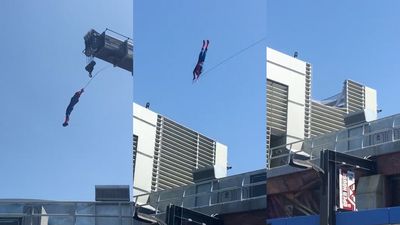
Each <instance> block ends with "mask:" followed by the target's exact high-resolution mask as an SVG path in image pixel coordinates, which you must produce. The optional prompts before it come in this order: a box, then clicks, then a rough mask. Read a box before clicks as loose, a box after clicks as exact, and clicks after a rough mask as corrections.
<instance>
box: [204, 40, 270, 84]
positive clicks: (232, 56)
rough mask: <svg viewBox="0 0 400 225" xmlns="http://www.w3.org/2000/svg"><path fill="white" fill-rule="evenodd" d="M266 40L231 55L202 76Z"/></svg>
mask: <svg viewBox="0 0 400 225" xmlns="http://www.w3.org/2000/svg"><path fill="white" fill-rule="evenodd" d="M265 39H267V37H263V38H261V39H260V40H258V41H256V42H254V43H253V44H251V45H249V46H247V47H246V48H243V49H242V50H240V51H238V52H236V53H235V54H233V55H231V56H230V57H228V58H226V59H224V60H222V61H221V62H220V63H218V64H216V65H215V66H213V67H211V68H210V69H208V70H206V71H205V72H204V73H203V76H202V77H204V75H205V74H207V73H208V72H211V71H212V70H214V69H216V68H217V67H219V66H220V65H222V64H224V63H226V62H227V61H229V60H231V59H233V58H235V57H236V56H238V55H240V54H242V53H243V52H245V51H246V50H248V49H250V48H252V47H254V46H256V45H257V44H259V43H260V42H262V41H264V40H265ZM199 78H200V77H199Z"/></svg>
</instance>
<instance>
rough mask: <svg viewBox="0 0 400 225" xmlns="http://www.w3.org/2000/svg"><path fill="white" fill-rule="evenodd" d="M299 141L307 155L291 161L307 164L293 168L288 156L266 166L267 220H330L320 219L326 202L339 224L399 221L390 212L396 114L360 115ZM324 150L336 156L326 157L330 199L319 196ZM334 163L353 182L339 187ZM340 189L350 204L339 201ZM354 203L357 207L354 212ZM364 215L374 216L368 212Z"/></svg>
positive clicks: (398, 133)
mask: <svg viewBox="0 0 400 225" xmlns="http://www.w3.org/2000/svg"><path fill="white" fill-rule="evenodd" d="M302 145H303V150H304V151H305V152H307V153H308V155H310V159H308V160H297V162H298V161H301V162H303V163H304V165H306V164H308V165H309V167H308V168H307V167H303V168H299V165H295V163H293V162H294V161H293V158H291V157H290V156H288V163H287V164H286V165H283V166H279V167H274V168H271V169H269V170H267V175H268V183H267V195H268V210H267V213H268V223H270V224H275V225H276V224H321V225H322V224H334V223H323V222H322V221H323V220H325V219H327V218H326V215H324V214H323V213H322V211H323V210H324V209H326V208H327V206H326V204H329V205H330V207H331V209H332V212H330V217H331V218H333V217H334V218H335V223H336V224H339V225H341V224H363V225H367V224H399V223H400V220H399V218H398V217H397V216H393V214H395V213H394V212H398V211H399V210H400V208H399V206H400V195H399V193H400V192H399V190H400V182H399V179H400V163H399V158H400V115H399V114H397V115H393V116H389V117H386V118H382V119H378V120H375V121H371V122H367V121H365V120H364V121H360V123H356V124H353V125H351V126H348V127H346V128H343V129H341V130H339V131H335V132H330V133H327V134H324V135H319V136H316V137H313V138H309V139H305V140H304V141H302ZM282 147H284V146H282ZM328 150H331V151H332V152H334V153H336V154H333V156H334V157H336V159H335V160H333V161H332V163H333V165H332V166H333V167H332V168H331V169H332V171H333V172H332V174H331V175H332V177H333V178H332V179H333V180H332V182H331V184H330V187H329V188H330V190H331V192H332V198H331V199H330V201H326V199H324V197H323V196H324V189H323V188H324V185H322V179H321V177H323V176H324V173H323V172H326V171H323V169H321V168H323V167H324V165H323V164H324V163H322V160H321V158H320V155H321V152H324V151H328ZM339 154H345V156H346V157H348V158H352V157H356V159H358V160H361V161H362V160H364V161H368V162H369V163H370V166H366V165H367V164H365V165H360V164H358V163H354V162H353V163H348V162H342V161H341V159H342V157H339ZM292 156H293V155H292ZM295 161H296V160H295ZM339 169H341V170H348V171H353V173H354V183H353V186H352V187H351V188H350V187H347V189H346V188H345V189H343V187H342V185H339V183H340V181H341V179H342V178H340V173H339ZM350 189H352V190H351V191H349V190H350ZM343 193H346V195H345V196H347V197H349V198H350V196H351V197H352V198H353V199H352V201H354V202H353V203H352V204H353V205H354V209H352V210H349V209H342V207H340V205H341V201H342V200H343V199H342V198H341V197H340V196H343ZM347 194H348V195H347ZM347 197H346V198H347ZM393 207H394V208H393ZM355 209H357V210H358V212H354V210H355ZM364 210H366V211H364ZM321 215H323V216H322V217H324V218H321ZM369 215H376V216H375V217H372V218H370V217H369ZM378 215H379V216H378ZM389 215H392V216H389ZM298 216H299V217H298ZM306 221H307V222H306ZM377 221H378V222H377ZM379 221H386V222H379Z"/></svg>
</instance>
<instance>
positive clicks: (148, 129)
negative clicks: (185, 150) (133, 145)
mask: <svg viewBox="0 0 400 225" xmlns="http://www.w3.org/2000/svg"><path fill="white" fill-rule="evenodd" d="M156 124H157V114H156V113H154V112H152V111H150V110H148V109H146V108H144V107H142V106H140V105H138V104H136V103H133V134H135V135H137V136H138V146H137V154H136V163H135V174H134V175H133V177H134V179H133V195H140V194H143V193H146V192H150V191H151V177H152V170H153V157H154V145H155V139H156Z"/></svg>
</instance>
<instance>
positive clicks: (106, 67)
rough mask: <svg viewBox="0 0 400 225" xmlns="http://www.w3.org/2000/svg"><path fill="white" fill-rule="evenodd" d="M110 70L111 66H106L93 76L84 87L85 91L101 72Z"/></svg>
mask: <svg viewBox="0 0 400 225" xmlns="http://www.w3.org/2000/svg"><path fill="white" fill-rule="evenodd" d="M108 68H110V65H108V66H104V67H103V68H101V69H100V70H99V71H97V72H96V73H95V74H94V75H93V77H92V78H91V79H90V80H89V81H88V82H87V83H86V85H85V86H84V87H83V89H86V87H87V86H89V84H90V82H92V80H94V78H96V77H97V75H98V74H99V73H100V72H102V71H103V70H105V69H108Z"/></svg>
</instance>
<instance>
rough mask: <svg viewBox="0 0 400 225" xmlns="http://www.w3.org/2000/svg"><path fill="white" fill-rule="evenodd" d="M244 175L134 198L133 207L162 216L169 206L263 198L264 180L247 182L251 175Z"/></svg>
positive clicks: (193, 206) (189, 207)
mask: <svg viewBox="0 0 400 225" xmlns="http://www.w3.org/2000/svg"><path fill="white" fill-rule="evenodd" d="M246 175H247V174H245V176H243V177H238V176H233V177H232V178H222V179H216V180H211V181H204V182H200V183H196V184H192V185H187V186H183V187H179V188H175V189H169V190H163V191H158V192H152V193H146V194H141V195H136V196H134V197H133V199H134V201H135V202H136V203H137V204H136V207H143V208H147V209H151V210H154V213H155V214H162V213H165V209H166V207H167V206H168V205H169V204H174V205H177V206H181V207H185V208H187V209H196V208H201V207H210V206H215V205H220V204H229V203H234V202H242V201H248V200H253V199H260V198H266V180H264V181H260V182H250V179H249V177H250V175H248V176H246ZM251 175H254V174H251ZM143 201H145V202H143Z"/></svg>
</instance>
